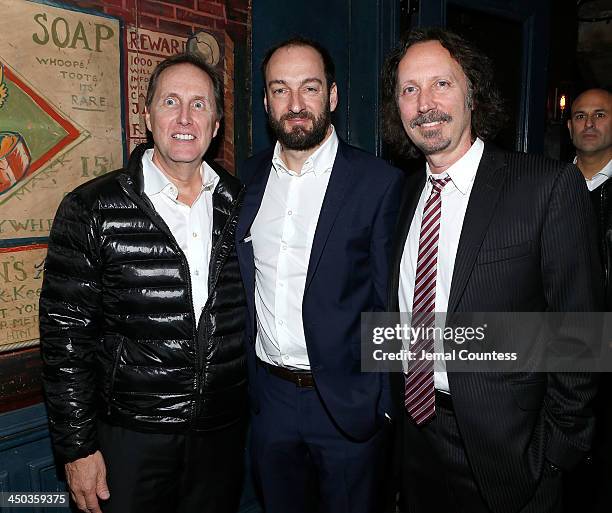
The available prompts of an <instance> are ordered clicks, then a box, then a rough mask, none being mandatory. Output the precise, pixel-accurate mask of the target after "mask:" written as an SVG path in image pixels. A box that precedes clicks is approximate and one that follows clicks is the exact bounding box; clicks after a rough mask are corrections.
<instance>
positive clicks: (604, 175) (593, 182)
mask: <svg viewBox="0 0 612 513" xmlns="http://www.w3.org/2000/svg"><path fill="white" fill-rule="evenodd" d="M577 161H578V157H574V164H575V163H576V162H577ZM611 176H612V159H610V160H609V161H608V163H607V164H606V165H605V166H604V167H603V168H602V169H601V171H598V172H597V173H595V174H594V175H593V177H592V178H591V179H590V180H589V179H586V185H587V188H588V189H589V191H594V190H595V189H597V187H599V186H600V185H601V184H602V183H604V182H605V181H606V180H607V179H608V178H610V177H611Z"/></svg>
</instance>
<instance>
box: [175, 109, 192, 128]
mask: <svg viewBox="0 0 612 513" xmlns="http://www.w3.org/2000/svg"><path fill="white" fill-rule="evenodd" d="M177 121H178V123H179V124H181V125H189V124H191V106H190V105H181V110H180V112H179V117H178V120H177Z"/></svg>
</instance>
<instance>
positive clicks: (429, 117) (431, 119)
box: [410, 110, 453, 129]
mask: <svg viewBox="0 0 612 513" xmlns="http://www.w3.org/2000/svg"><path fill="white" fill-rule="evenodd" d="M452 120H453V117H452V116H451V115H450V114H447V113H446V112H440V111H439V110H434V111H431V112H428V113H426V114H421V115H420V116H417V117H416V118H413V119H412V120H411V121H410V128H412V129H414V128H416V127H417V126H420V125H423V124H425V123H435V122H437V121H446V122H449V121H452Z"/></svg>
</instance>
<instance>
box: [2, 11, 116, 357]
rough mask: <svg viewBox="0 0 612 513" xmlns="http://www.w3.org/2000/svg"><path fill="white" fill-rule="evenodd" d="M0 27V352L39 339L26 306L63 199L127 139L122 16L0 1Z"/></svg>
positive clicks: (111, 164)
mask: <svg viewBox="0 0 612 513" xmlns="http://www.w3.org/2000/svg"><path fill="white" fill-rule="evenodd" d="M0 34H2V38H0V241H1V244H0V246H1V247H2V252H1V253H0V351H1V350H3V349H4V350H6V349H7V348H8V347H13V346H14V345H15V344H19V343H22V342H24V341H27V340H34V339H36V338H38V328H37V324H36V323H35V322H34V321H33V320H32V319H33V317H32V316H33V315H35V312H33V311H27V310H28V309H29V310H32V308H34V306H33V305H35V304H36V308H37V301H38V298H37V297H34V296H37V294H38V292H39V289H40V282H39V281H38V280H39V279H40V270H41V266H42V261H43V259H44V255H45V246H44V243H45V242H46V237H47V236H48V234H49V230H50V228H51V224H52V221H53V217H54V215H55V211H56V209H57V206H58V205H59V202H60V201H61V199H62V198H63V196H64V195H65V194H66V193H67V192H69V191H70V190H72V189H74V188H75V187H76V186H77V185H79V184H81V183H83V182H86V181H88V180H90V179H92V178H94V177H95V176H98V175H100V174H103V173H105V172H107V171H110V170H112V169H115V168H117V167H120V166H121V164H122V162H123V140H122V91H121V58H120V55H121V53H120V37H121V27H120V24H119V21H118V20H117V19H114V18H111V17H107V16H104V15H100V14H95V13H90V12H81V11H79V10H71V9H66V8H60V7H57V6H53V5H47V4H43V3H37V2H26V1H23V0H0ZM10 269H13V271H11V272H9V270H10ZM15 273H17V274H15ZM15 281H18V282H19V283H18V284H17V285H16V284H15ZM14 287H17V288H14ZM15 290H16V291H17V292H16V293H13V292H14V291H15ZM20 291H27V294H29V295H27V296H25V297H22V292H20ZM30 322H33V324H27V325H26V324H23V323H30Z"/></svg>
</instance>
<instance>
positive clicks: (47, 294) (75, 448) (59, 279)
mask: <svg viewBox="0 0 612 513" xmlns="http://www.w3.org/2000/svg"><path fill="white" fill-rule="evenodd" d="M98 244H99V243H98V240H97V230H96V219H95V215H94V213H93V212H92V209H91V208H89V207H87V206H86V205H85V204H84V202H83V201H82V200H81V199H80V198H79V195H78V193H76V192H73V193H70V194H69V195H67V196H66V197H65V199H64V200H63V201H62V203H61V205H60V207H59V209H58V211H57V214H56V217H55V221H54V223H53V228H52V230H51V234H50V238H49V250H48V254H47V259H46V261H45V275H44V280H43V286H42V291H41V296H40V340H41V351H42V359H43V385H44V390H45V395H46V400H47V408H48V414H49V423H50V429H51V437H52V440H53V445H54V449H55V452H56V456H57V458H58V459H59V460H60V461H61V462H62V463H64V462H68V461H73V460H75V459H78V458H82V457H85V456H87V455H89V454H92V453H93V452H95V451H96V450H97V449H98V445H97V441H96V392H95V390H96V382H95V356H96V347H97V345H98V344H99V342H100V339H101V337H102V329H101V322H100V319H101V317H102V301H101V287H100V281H99V279H100V260H99V250H98Z"/></svg>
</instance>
